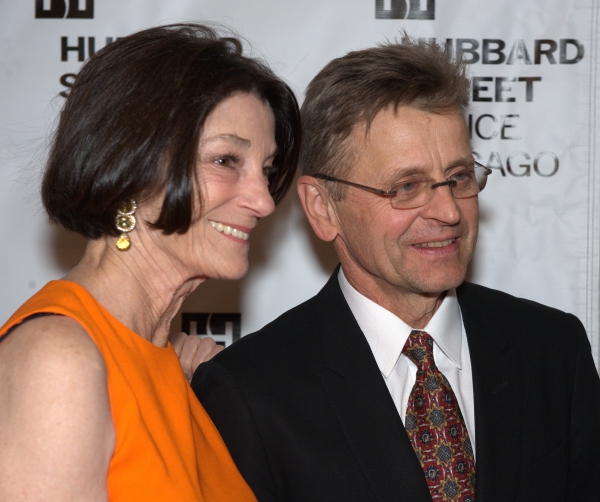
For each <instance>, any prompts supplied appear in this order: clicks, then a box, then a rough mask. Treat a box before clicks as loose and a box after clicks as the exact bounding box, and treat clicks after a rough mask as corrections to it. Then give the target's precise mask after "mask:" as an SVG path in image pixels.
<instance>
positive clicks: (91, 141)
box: [42, 24, 300, 239]
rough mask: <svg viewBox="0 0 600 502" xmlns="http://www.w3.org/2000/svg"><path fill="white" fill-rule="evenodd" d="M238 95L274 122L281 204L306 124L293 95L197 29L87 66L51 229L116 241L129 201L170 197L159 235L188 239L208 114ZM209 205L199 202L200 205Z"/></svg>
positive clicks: (48, 192) (228, 42) (69, 119)
mask: <svg viewBox="0 0 600 502" xmlns="http://www.w3.org/2000/svg"><path fill="white" fill-rule="evenodd" d="M237 92H249V93H254V94H255V95H256V96H258V97H259V98H260V99H262V100H264V101H265V102H266V103H268V104H269V105H270V107H271V109H272V110H273V115H274V117H275V142H276V144H277V155H276V157H275V159H274V166H275V167H278V168H279V170H278V171H277V172H276V173H275V174H273V175H272V178H271V179H269V183H270V184H269V191H270V193H271V195H272V197H273V199H274V200H275V202H279V201H280V200H281V199H282V198H283V196H284V195H285V193H286V192H287V190H288V188H289V187H290V184H291V183H292V180H293V177H294V172H295V168H296V165H297V161H298V152H299V146H300V145H299V144H300V118H299V111H298V104H297V102H296V98H295V97H294V94H293V92H292V90H291V89H290V88H289V87H288V86H287V85H286V84H285V83H284V82H282V81H281V80H280V79H279V78H277V77H276V76H275V75H274V74H273V72H272V71H271V70H270V69H269V68H268V67H267V66H266V64H265V63H263V62H262V61H260V60H257V59H252V58H249V57H246V56H243V55H242V44H241V43H240V41H239V40H238V39H236V38H233V37H222V36H220V35H219V33H217V31H215V29H213V28H210V27H207V26H202V25H198V24H175V25H170V26H161V27H157V28H151V29H148V30H144V31H140V32H138V33H134V34H133V35H130V36H127V37H125V38H121V39H118V40H117V41H115V42H113V43H111V44H109V45H107V46H106V47H105V48H104V49H102V50H100V51H98V52H97V53H96V54H95V55H94V56H92V57H91V58H90V59H89V61H88V62H87V63H86V64H85V65H84V66H83V68H82V69H81V71H80V72H79V74H78V75H77V78H76V79H75V83H74V85H73V88H72V90H71V92H70V93H69V97H68V98H67V101H66V103H65V106H64V109H63V111H62V113H61V117H60V122H59V125H58V128H57V130H56V133H55V137H54V141H53V145H52V149H51V151H50V157H49V160H48V164H47V166H46V171H45V173H44V178H43V182H42V200H43V202H44V206H45V207H46V211H47V212H48V215H49V216H50V219H51V220H52V221H54V222H56V223H59V224H60V225H62V226H64V227H65V228H67V229H69V230H73V231H75V232H78V233H80V234H82V235H84V236H86V237H88V238H90V239H97V238H99V237H101V236H103V235H113V236H116V235H118V234H119V231H118V230H117V229H116V227H115V216H116V214H117V208H118V206H119V204H120V203H121V202H122V201H123V200H125V199H128V198H130V199H134V200H136V201H138V202H139V201H140V200H148V199H150V198H152V197H154V196H157V195H159V194H161V193H163V192H164V201H163V205H162V210H161V213H160V215H159V217H158V219H157V220H156V221H155V222H152V225H153V226H154V227H155V228H158V229H161V230H162V231H163V232H164V233H166V234H172V233H174V232H178V233H185V232H186V231H187V230H188V229H189V227H190V224H191V223H192V221H193V218H194V216H197V215H198V214H199V210H200V208H199V207H195V204H194V200H195V199H196V197H197V199H196V200H199V197H200V194H199V190H198V189H197V186H196V183H195V170H196V158H197V150H198V140H199V137H200V134H201V132H202V126H203V124H204V121H205V120H206V117H207V116H208V115H209V113H210V112H211V111H212V110H213V109H214V108H215V107H216V106H217V105H218V104H219V103H220V102H221V101H223V100H224V99H225V98H227V97H229V96H231V95H232V94H234V93H237ZM201 204H202V202H201V201H200V205H201Z"/></svg>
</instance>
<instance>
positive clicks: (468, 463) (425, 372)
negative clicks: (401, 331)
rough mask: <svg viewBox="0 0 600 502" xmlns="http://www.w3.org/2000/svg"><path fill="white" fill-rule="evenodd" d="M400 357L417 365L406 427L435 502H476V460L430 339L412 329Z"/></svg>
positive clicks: (454, 398)
mask: <svg viewBox="0 0 600 502" xmlns="http://www.w3.org/2000/svg"><path fill="white" fill-rule="evenodd" d="M402 353H403V354H404V355H406V356H407V357H408V358H410V360H411V361H412V362H414V363H415V364H416V365H417V378H416V381H415V385H414V387H413V389H412V392H411V393H410V397H409V398H408V407H407V408H406V420H405V427H406V432H407V434H408V437H409V438H410V441H411V443H412V445H413V448H414V449H415V453H416V454H417V458H418V459H419V462H420V463H421V467H423V472H424V473H425V479H426V480H427V484H428V485H429V491H430V492H431V497H432V498H433V500H434V501H435V502H437V501H442V500H443V501H444V502H449V501H452V502H473V501H474V500H475V457H474V456H473V447H472V446H471V440H470V439H469V433H468V431H467V427H466V425H465V421H464V419H463V416H462V413H461V412H460V407H459V406H458V402H457V400H456V396H455V394H454V392H453V391H452V388H451V387H450V383H449V382H448V380H447V379H446V377H445V376H444V375H443V374H442V373H441V372H440V370H438V368H437V366H436V364H435V361H434V360H433V339H432V338H431V336H430V335H429V334H428V333H425V332H424V331H416V330H415V331H413V332H412V333H411V334H410V336H409V337H408V340H407V341H406V344H405V345H404V349H402Z"/></svg>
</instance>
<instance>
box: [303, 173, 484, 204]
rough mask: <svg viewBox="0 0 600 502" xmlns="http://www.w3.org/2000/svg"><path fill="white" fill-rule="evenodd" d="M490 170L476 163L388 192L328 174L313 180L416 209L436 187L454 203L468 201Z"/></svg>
mask: <svg viewBox="0 0 600 502" xmlns="http://www.w3.org/2000/svg"><path fill="white" fill-rule="evenodd" d="M490 174H492V170H491V169H490V168H488V167H486V166H484V165H483V164H480V163H479V162H473V165H472V166H471V167H467V168H465V169H461V170H460V171H458V172H456V173H454V174H453V175H452V176H450V177H449V178H447V179H446V181H439V182H436V181H435V180H433V179H430V178H418V177H414V178H409V179H407V180H405V181H402V182H400V183H398V184H397V185H394V186H393V187H392V188H391V190H380V189H379V188H373V187H369V186H366V185H360V184H359V183H354V182H352V181H346V180H341V179H338V178H334V177H333V176H329V175H327V174H319V173H317V174H313V175H312V176H313V178H318V179H320V180H325V181H333V182H336V183H344V184H345V185H350V186H352V187H355V188H360V189H361V190H366V191H367V192H371V193H374V194H377V195H381V196H384V197H389V198H390V202H391V204H392V207H393V208H395V209H415V208H417V207H422V206H425V205H427V204H429V202H430V201H431V199H432V198H433V190H434V189H435V188H438V187H443V186H448V187H449V188H450V191H451V192H452V196H453V197H454V198H455V199H467V198H469V197H473V196H475V195H477V194H478V193H479V192H481V191H482V190H483V189H484V188H485V185H486V183H487V177H488V176H489V175H490Z"/></svg>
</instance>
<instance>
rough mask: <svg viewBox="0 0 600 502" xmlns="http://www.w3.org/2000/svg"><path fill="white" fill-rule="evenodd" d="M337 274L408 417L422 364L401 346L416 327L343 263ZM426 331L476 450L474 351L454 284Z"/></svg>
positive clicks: (401, 411) (403, 414) (402, 414)
mask: <svg viewBox="0 0 600 502" xmlns="http://www.w3.org/2000/svg"><path fill="white" fill-rule="evenodd" d="M338 280H339V283H340V287H341V288H342V293H343V294H344V297H345V299H346V302H347V303H348V305H349V307H350V310H351V311H352V313H353V314H354V317H355V318H356V322H357V323H358V325H359V327H360V329H361V330H362V332H363V333H364V335H365V337H366V339H367V342H368V343H369V346H370V347H371V351H372V352H373V356H375V361H376V362H377V365H378V366H379V370H380V371H381V374H382V375H383V379H384V380H385V383H386V385H387V387H388V389H389V391H390V394H391V395H392V399H393V400H394V403H395V404H396V408H397V410H398V413H399V414H400V418H401V419H402V423H404V420H405V417H406V407H407V405H408V398H409V396H410V393H411V391H412V388H413V386H414V384H415V378H416V375H417V366H416V364H414V363H413V362H412V361H411V360H410V359H409V358H408V357H406V356H405V355H404V354H402V349H403V347H404V344H405V343H406V340H407V339H408V335H410V332H411V331H412V330H413V328H411V327H410V326H409V325H408V324H406V323H405V322H404V321H402V319H400V318H399V317H396V316H395V315H394V314H392V313H391V312H390V311H389V310H386V309H384V308H383V307H382V306H380V305H378V304H376V303H375V302H373V301H371V300H369V299H368V298H367V297H366V296H363V295H362V294H360V293H359V292H358V291H357V290H356V289H354V287H352V285H351V284H350V283H349V282H348V279H346V276H345V275H344V272H343V271H342V269H341V268H340V272H339V275H338ZM423 331H426V332H427V333H429V334H430V335H431V338H433V342H434V344H433V359H434V360H435V364H436V365H437V367H438V369H439V370H440V371H441V372H442V373H443V375H444V376H445V377H446V378H447V379H448V382H450V385H451V386H452V390H453V391H454V394H456V399H457V400H458V404H459V406H460V409H461V411H462V414H463V417H464V419H465V425H466V426H467V430H468V431H469V437H470V439H471V444H472V445H473V451H475V409H474V408H475V406H474V399H473V377H472V375H471V357H470V355H469V344H468V343H467V334H466V332H465V327H464V325H463V321H462V316H461V313H460V306H459V305H458V299H457V298H456V290H455V289H451V290H449V291H448V292H447V293H446V296H445V298H444V300H443V301H442V304H441V305H440V307H439V308H438V310H437V311H436V312H435V314H434V315H433V317H432V318H431V320H430V321H429V323H428V324H427V326H425V328H423Z"/></svg>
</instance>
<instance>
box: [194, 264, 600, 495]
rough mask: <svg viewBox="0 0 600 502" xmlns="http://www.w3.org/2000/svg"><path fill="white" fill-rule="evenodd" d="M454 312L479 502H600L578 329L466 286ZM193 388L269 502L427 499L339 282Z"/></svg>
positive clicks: (221, 361) (203, 374) (226, 355)
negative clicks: (469, 395) (460, 326)
mask: <svg viewBox="0 0 600 502" xmlns="http://www.w3.org/2000/svg"><path fill="white" fill-rule="evenodd" d="M458 301H459V303H460V307H461V311H462V315H463V320H464V324H465V328H466V333H467V338H468V342H469V350H470V354H471V364H472V371H473V386H474V396H475V442H476V467H477V489H476V498H477V501H478V502H488V501H499V502H507V501H514V500H519V501H528V502H529V501H542V502H550V501H559V500H560V501H564V500H569V501H571V500H573V501H599V500H600V488H598V482H599V480H600V382H599V379H598V373H597V371H596V368H595V366H594V363H593V360H592V356H591V351H590V345H589V342H588V339H587V336H586V334H585V331H584V329H583V326H582V325H581V323H580V322H579V320H578V319H577V318H576V317H574V316H572V315H570V314H565V313H563V312H560V311H558V310H555V309H551V308H549V307H545V306H543V305H539V304H537V303H534V302H530V301H526V300H521V299H517V298H514V297H512V296H509V295H507V294H504V293H501V292H498V291H494V290H491V289H487V288H484V287H481V286H477V285H474V284H469V283H465V284H463V285H462V286H460V287H459V288H458ZM192 386H193V388H194V391H195V392H196V394H197V396H198V397H199V399H200V400H201V401H202V404H203V405H204V407H205V408H206V410H207V411H208V413H209V414H210V416H211V417H212V419H213V421H214V423H215V424H216V426H217V428H218V429H219V431H220V432H221V435H222V436H223V439H224V440H225V443H226V444H227V446H228V448H229V450H230V451H231V455H232V457H233V459H234V461H235V462H236V464H237V465H238V467H239V469H240V471H241V473H242V475H243V476H244V478H245V479H246V480H247V481H248V483H249V485H250V486H251V487H252V489H253V490H254V492H255V493H256V495H257V497H258V500H259V501H261V502H263V501H264V502H266V501H274V500H277V501H298V502H315V501H339V502H352V501H357V502H358V501H360V502H366V501H408V502H419V501H423V502H426V501H429V502H430V501H431V497H430V495H429V491H428V489H427V484H426V482H425V477H424V475H423V472H422V470H421V467H420V465H419V463H418V461H417V458H416V455H415V453H414V451H413V449H412V446H411V444H410V442H409V440H408V437H407V435H406V432H405V430H404V426H403V424H402V421H401V419H400V417H399V415H398V412H397V410H396V407H395V406H394V403H393V401H392V398H391V396H390V393H389V391H388V389H387V386H386V385H385V382H384V380H383V377H382V375H381V373H380V371H379V368H378V367H377V364H376V362H375V359H374V357H373V354H372V353H371V350H370V348H369V345H368V344H367V341H366V339H365V337H364V335H363V334H362V332H361V330H360V329H359V327H358V324H357V323H356V321H355V319H354V317H353V315H352V313H351V311H350V309H349V307H348V305H347V303H346V301H345V299H344V296H343V294H342V292H341V290H340V287H339V283H338V279H337V271H336V273H334V275H333V276H332V278H331V279H330V280H329V282H328V283H327V284H326V285H325V287H324V288H323V289H322V290H321V292H319V294H318V295H316V296H315V297H314V298H312V299H310V300H308V301H307V302H305V303H303V304H302V305H299V306H298V307H296V308H294V309H292V310H290V311H289V312H286V313H285V314H283V315H282V316H281V317H279V318H278V319H276V320H275V321H273V322H272V323H270V324H268V325H267V326H265V327H264V328H263V329H261V330H260V331H259V332H257V333H254V334H252V335H248V336H246V337H244V338H242V339H241V340H240V341H238V342H236V343H235V344H234V345H233V346H231V347H229V348H228V349H227V350H225V351H223V352H222V353H220V354H219V355H217V356H216V357H215V358H214V359H213V360H212V361H209V362H207V363H204V364H202V365H200V367H199V368H198V370H197V371H196V373H195V374H194V378H193V381H192Z"/></svg>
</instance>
